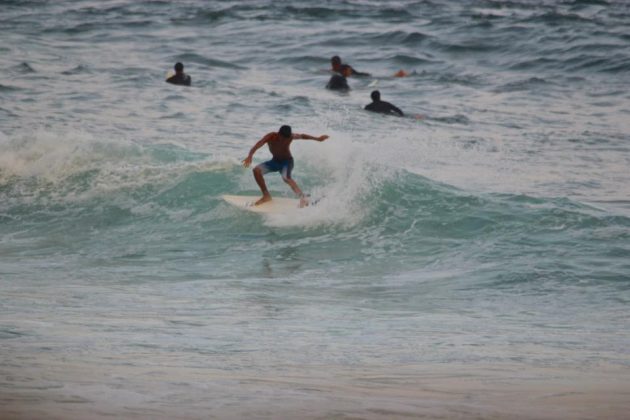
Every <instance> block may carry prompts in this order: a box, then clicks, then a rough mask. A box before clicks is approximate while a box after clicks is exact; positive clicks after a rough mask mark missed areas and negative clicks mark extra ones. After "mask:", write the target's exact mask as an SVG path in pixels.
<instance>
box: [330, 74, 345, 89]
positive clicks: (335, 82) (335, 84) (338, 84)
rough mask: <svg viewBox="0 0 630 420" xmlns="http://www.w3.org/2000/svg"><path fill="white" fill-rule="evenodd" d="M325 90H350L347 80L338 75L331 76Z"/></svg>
mask: <svg viewBox="0 0 630 420" xmlns="http://www.w3.org/2000/svg"><path fill="white" fill-rule="evenodd" d="M326 89H330V90H342V91H346V90H350V86H348V80H346V78H345V77H343V76H342V75H340V74H333V75H332V76H331V77H330V80H329V81H328V83H327V84H326Z"/></svg>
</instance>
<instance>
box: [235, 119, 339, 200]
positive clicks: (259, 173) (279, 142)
mask: <svg viewBox="0 0 630 420" xmlns="http://www.w3.org/2000/svg"><path fill="white" fill-rule="evenodd" d="M327 138H328V136H327V135H321V136H319V137H314V136H311V135H309V134H297V133H295V134H294V133H292V132H291V127H290V126H288V125H283V126H282V127H280V130H279V131H278V132H277V133H273V132H272V133H268V134H267V135H265V136H264V137H263V138H262V139H260V140H258V142H257V143H256V144H255V145H254V146H253V147H252V148H251V150H250V151H249V155H248V156H247V157H246V158H245V159H243V166H245V167H246V168H248V167H249V166H250V165H251V163H252V158H253V157H254V153H256V150H258V149H260V148H261V147H262V146H264V145H265V144H267V146H268V147H269V151H270V152H271V155H272V159H271V160H268V161H267V162H263V163H261V164H259V165H257V166H256V167H255V168H254V169H253V173H254V179H255V180H256V183H257V184H258V187H260V191H261V192H262V195H263V196H262V197H261V198H260V199H259V200H258V201H256V203H255V205H256V206H257V205H259V204H262V203H265V202H267V201H271V194H269V190H267V184H265V178H264V177H263V175H265V174H266V173H268V172H280V174H281V175H282V180H283V181H284V182H286V183H287V184H289V186H290V187H291V189H292V190H293V192H294V193H295V194H296V195H297V196H298V197H299V198H300V207H304V206H307V205H308V200H307V199H306V197H305V196H304V193H303V192H302V190H301V189H300V187H298V185H297V183H296V182H295V181H294V180H293V178H291V171H292V170H293V156H291V150H290V146H291V142H292V141H293V140H299V139H301V140H316V141H324V140H326V139H327Z"/></svg>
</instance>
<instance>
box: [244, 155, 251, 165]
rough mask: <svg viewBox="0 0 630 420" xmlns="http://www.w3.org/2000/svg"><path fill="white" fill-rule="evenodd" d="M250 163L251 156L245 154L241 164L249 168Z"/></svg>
mask: <svg viewBox="0 0 630 420" xmlns="http://www.w3.org/2000/svg"><path fill="white" fill-rule="evenodd" d="M251 164H252V157H251V156H247V157H246V158H245V159H243V166H244V167H246V168H249V165H251Z"/></svg>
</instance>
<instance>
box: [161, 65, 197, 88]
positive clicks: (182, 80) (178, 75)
mask: <svg viewBox="0 0 630 420" xmlns="http://www.w3.org/2000/svg"><path fill="white" fill-rule="evenodd" d="M174 68H175V74H174V75H173V76H171V77H169V78H168V79H166V82H167V83H172V84H174V85H183V86H190V84H191V81H192V80H191V78H190V76H189V75H187V74H186V73H184V65H183V64H182V63H176V64H175V67H174Z"/></svg>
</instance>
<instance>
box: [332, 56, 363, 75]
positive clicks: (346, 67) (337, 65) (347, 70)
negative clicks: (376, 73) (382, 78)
mask: <svg viewBox="0 0 630 420" xmlns="http://www.w3.org/2000/svg"><path fill="white" fill-rule="evenodd" d="M330 65H331V70H332V71H334V72H335V73H339V74H340V75H342V76H344V77H350V76H369V75H370V73H363V72H360V71H356V70H355V69H354V68H353V67H352V66H351V65H350V64H343V63H342V62H341V58H339V56H338V55H336V56H334V57H332V58H331V59H330Z"/></svg>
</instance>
